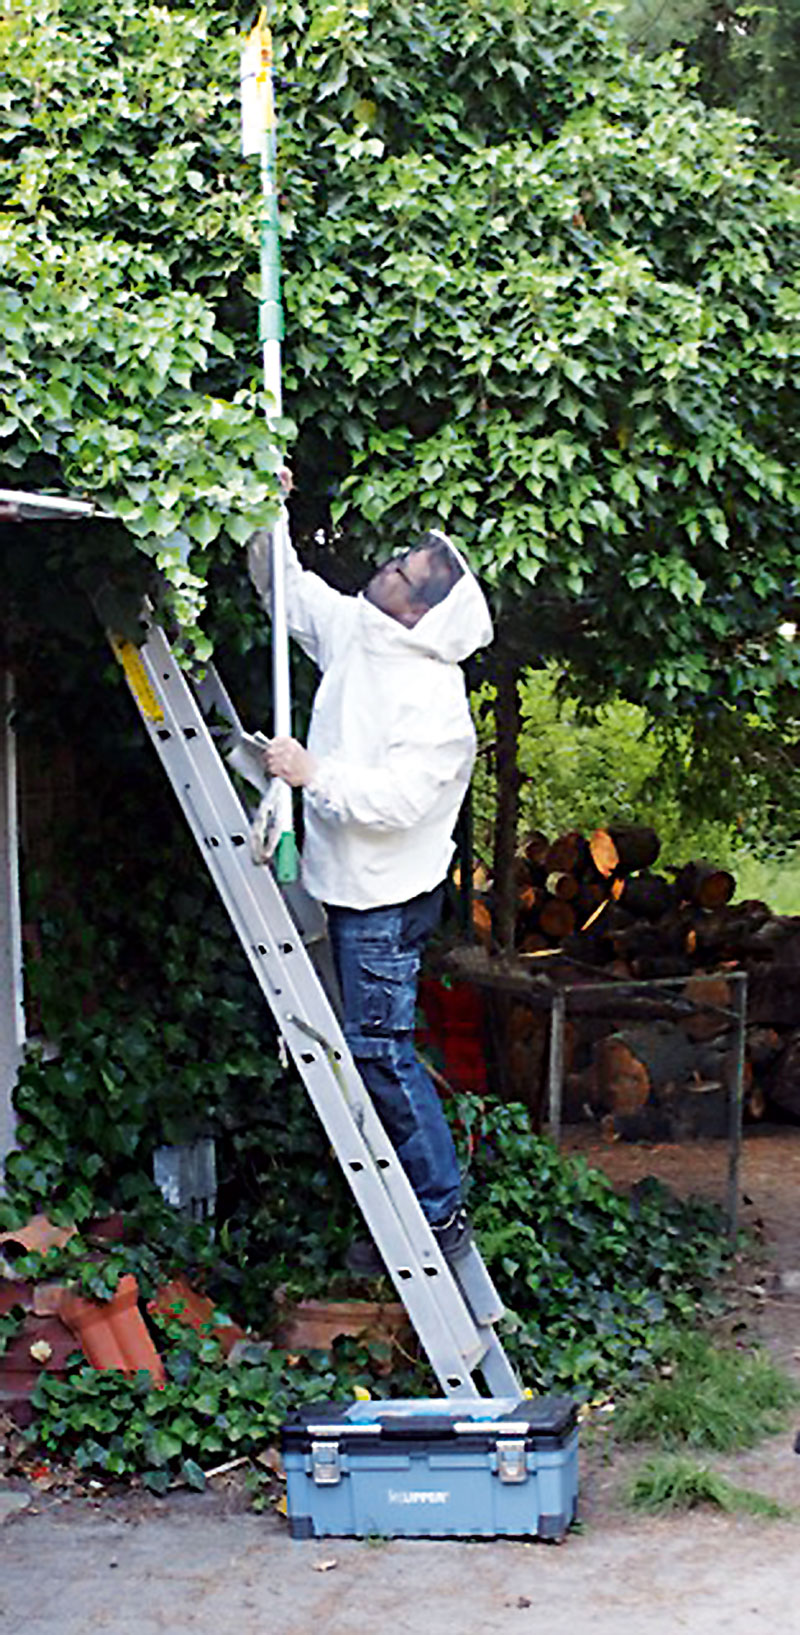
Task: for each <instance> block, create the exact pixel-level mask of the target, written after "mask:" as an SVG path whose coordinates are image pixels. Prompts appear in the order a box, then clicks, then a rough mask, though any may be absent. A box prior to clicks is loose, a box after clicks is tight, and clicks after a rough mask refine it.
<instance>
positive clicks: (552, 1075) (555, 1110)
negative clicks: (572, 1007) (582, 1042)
mask: <svg viewBox="0 0 800 1635" xmlns="http://www.w3.org/2000/svg"><path fill="white" fill-rule="evenodd" d="M566 1013H567V996H566V993H565V992H564V989H563V988H557V989H556V992H555V993H554V994H553V1000H552V1004H551V1006H550V1062H549V1072H548V1113H547V1122H548V1133H549V1135H550V1139H551V1141H552V1142H554V1144H555V1146H558V1145H559V1143H560V1141H561V1099H562V1086H563V1081H564V1023H565V1020H566Z"/></svg>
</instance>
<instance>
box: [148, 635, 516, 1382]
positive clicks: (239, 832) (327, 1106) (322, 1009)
mask: <svg viewBox="0 0 800 1635" xmlns="http://www.w3.org/2000/svg"><path fill="white" fill-rule="evenodd" d="M139 653H140V658H141V660H142V662H143V663H144V664H145V666H146V669H147V672H148V676H149V680H150V685H151V687H152V690H153V694H154V696H155V697H156V698H157V700H158V703H159V706H160V709H161V712H162V716H163V719H162V720H154V719H152V717H151V716H148V715H144V712H143V715H144V720H145V725H146V727H147V729H148V732H149V734H150V736H151V737H152V739H153V741H154V745H155V747H156V749H157V752H158V754H159V757H160V759H161V761H162V764H163V765H164V767H165V770H166V771H167V773H168V776H169V777H170V781H171V782H172V783H173V787H174V788H175V791H176V794H177V795H178V798H179V801H180V803H181V805H182V808H183V810H184V813H185V815H186V817H187V820H188V821H189V822H190V827H191V828H192V830H193V833H194V834H195V838H196V840H197V842H198V844H199V845H200V847H201V850H202V852H203V855H204V859H205V861H206V864H207V866H208V867H209V870H210V872H211V874H212V878H213V879H214V882H215V884H216V885H217V888H218V890H219V891H220V894H221V896H222V898H223V901H224V903H225V906H226V909H227V910H228V913H229V915H230V917H231V920H232V922H233V924H234V927H235V929H236V930H237V933H238V934H239V937H240V940H241V942H242V945H243V947H244V949H245V952H246V953H247V955H248V957H249V959H250V962H251V965H252V966H253V969H254V971H255V974H256V976H257V978H258V980H259V984H260V986H261V988H262V992H264V994H265V997H266V998H267V1000H268V1002H269V1003H270V1006H271V1009H272V1010H273V1013H274V1014H275V1017H276V1021H277V1022H278V1025H279V1027H280V1028H281V1031H282V1032H283V1033H284V1036H285V1037H286V1039H287V1044H288V1045H289V1048H290V1050H291V1051H292V1055H293V1057H294V1059H295V1062H296V1064H297V1067H298V1071H299V1072H300V1074H301V1077H302V1078H303V1079H304V1082H305V1083H306V1087H307V1089H308V1090H309V1094H310V1095H311V1099H312V1101H313V1103H314V1106H315V1108H316V1111H317V1113H318V1115H319V1116H320V1118H321V1120H322V1123H323V1126H324V1127H325V1129H326V1130H327V1132H328V1135H329V1136H330V1138H331V1140H332V1143H333V1145H334V1147H335V1149H336V1151H337V1155H338V1156H339V1158H340V1162H341V1163H342V1165H343V1167H344V1169H345V1174H346V1176H347V1179H348V1181H349V1183H350V1185H351V1188H352V1190H353V1191H354V1193H355V1195H356V1199H357V1202H358V1203H359V1207H360V1208H361V1209H362V1212H363V1213H364V1215H365V1218H366V1219H367V1222H368V1224H369V1226H370V1228H371V1230H372V1231H373V1235H374V1236H375V1237H376V1240H377V1241H378V1242H379V1243H380V1245H381V1247H382V1248H383V1249H384V1251H385V1253H386V1257H387V1263H388V1267H389V1270H390V1271H392V1273H393V1276H394V1281H395V1284H396V1286H397V1288H398V1292H399V1293H400V1295H401V1298H402V1299H403V1301H404V1303H405V1304H406V1306H407V1307H408V1309H409V1314H410V1315H411V1318H412V1321H413V1322H414V1324H415V1327H416V1328H417V1331H418V1332H419V1334H420V1338H421V1339H422V1341H423V1344H425V1347H426V1350H428V1352H429V1355H430V1354H431V1352H432V1353H433V1355H431V1361H432V1363H433V1365H434V1368H435V1369H436V1371H437V1373H438V1374H439V1377H440V1380H441V1383H442V1387H443V1389H444V1390H445V1391H446V1392H447V1393H448V1394H456V1393H461V1394H466V1393H469V1394H471V1395H474V1388H472V1387H471V1386H470V1385H469V1382H467V1381H465V1380H464V1379H463V1371H464V1363H465V1362H466V1364H467V1366H468V1368H469V1369H471V1368H472V1367H474V1366H476V1365H477V1364H479V1363H480V1362H481V1359H482V1358H483V1357H484V1356H485V1355H486V1353H487V1352H488V1351H489V1350H491V1349H492V1344H493V1340H494V1336H493V1334H492V1333H491V1332H485V1331H484V1328H483V1325H480V1326H479V1325H477V1324H476V1323H475V1321H474V1320H473V1318H472V1316H471V1314H470V1313H469V1312H468V1311H467V1309H466V1307H465V1304H464V1301H463V1299H462V1298H461V1294H460V1292H459V1291H458V1289H457V1287H456V1285H455V1282H454V1280H453V1279H452V1278H451V1276H450V1269H449V1268H448V1267H447V1264H446V1263H445V1262H444V1260H443V1257H442V1256H441V1253H440V1251H439V1249H438V1246H437V1245H436V1243H435V1240H434V1239H433V1237H432V1234H431V1233H430V1229H429V1226H428V1223H427V1221H426V1220H425V1217H424V1216H423V1215H422V1211H421V1210H420V1208H419V1204H418V1202H417V1199H416V1196H415V1194H414V1193H413V1190H412V1189H411V1187H410V1183H409V1182H408V1179H407V1177H406V1176H405V1172H404V1171H403V1170H402V1167H401V1166H400V1164H399V1161H398V1160H397V1158H396V1155H395V1154H394V1150H393V1148H392V1147H391V1144H390V1143H389V1141H388V1139H387V1137H386V1135H385V1132H384V1131H383V1128H382V1126H381V1124H380V1121H379V1119H378V1116H377V1114H376V1113H375V1110H374V1108H373V1107H372V1105H371V1103H370V1101H369V1098H368V1097H367V1095H366V1092H365V1090H364V1087H363V1084H362V1081H361V1079H360V1076H359V1075H358V1073H357V1071H356V1069H355V1065H354V1064H353V1063H352V1058H351V1057H350V1055H349V1051H348V1048H347V1045H346V1042H345V1040H344V1038H343V1036H342V1035H341V1034H340V1032H339V1027H338V1023H337V1021H336V1018H335V1016H334V1013H333V1011H332V1010H331V1009H330V1006H329V1004H328V1001H327V998H326V996H325V995H324V993H323V991H322V989H321V987H320V985H319V983H318V980H317V977H316V973H315V972H314V970H313V967H312V966H311V964H310V961H309V960H308V956H307V955H306V953H305V949H304V948H303V947H302V942H301V941H300V938H299V936H298V933H297V931H296V928H295V926H294V922H293V921H292V920H291V917H290V916H289V914H288V911H287V910H286V907H285V904H284V902H283V899H282V897H281V894H280V891H279V890H278V887H277V886H276V884H275V882H274V880H273V879H272V876H271V874H270V873H269V871H268V870H266V869H264V868H263V867H257V866H256V865H254V864H252V862H251V859H250V854H249V848H248V846H247V844H246V842H247V834H248V825H247V820H246V816H245V814H244V812H243V809H242V807H241V803H240V802H239V800H238V796H237V795H236V792H235V791H234V789H233V786H232V784H231V782H230V779H229V777H228V774H227V772H226V770H225V768H224V766H223V765H222V762H221V761H220V759H219V756H218V754H217V750H216V747H215V745H214V744H213V741H212V740H211V738H210V735H209V734H208V731H207V728H206V726H205V722H204V721H203V718H202V715H201V713H200V711H199V709H198V707H197V704H196V702H195V700H194V699H193V697H192V694H191V692H190V690H189V688H188V686H187V684H186V680H185V677H184V676H183V675H182V673H181V672H180V670H179V668H178V666H177V664H176V662H175V659H174V657H173V655H172V654H171V652H170V650H169V647H168V644H167V643H166V638H165V637H164V636H163V632H160V631H159V630H158V627H154V628H153V630H152V631H151V634H150V636H149V637H148V641H147V642H146V643H145V646H144V647H143V648H141V649H140V650H139ZM132 690H133V689H132ZM176 692H177V694H178V695H180V705H181V708H180V710H179V711H178V712H177V713H176V711H175V709H174V703H175V694H176ZM137 702H138V700H137ZM203 751H205V754H206V758H208V759H209V764H208V765H207V766H206V768H205V774H206V775H205V779H204V777H203V768H202V766H201V764H200V763H201V760H202V759H203V753H202V752H203ZM212 774H213V781H214V782H215V783H216V785H217V786H218V787H217V788H216V790H215V793H216V795H217V801H216V803H215V802H214V801H213V800H210V799H209V797H208V794H207V784H208V782H209V778H210V776H211V775H212ZM223 794H225V795H227V797H228V798H227V799H226V800H224V801H221V800H220V796H222V795H223ZM221 805H225V806H227V808H228V809H227V811H222V810H220V806H221ZM255 888H257V893H256V890H255ZM256 895H257V896H258V897H260V898H261V901H260V903H259V902H258V901H256ZM265 899H266V900H265ZM244 904H246V905H247V912H245V911H244V909H243V905H244ZM276 922H277V924H276ZM267 928H269V931H268V930H267ZM269 932H271V933H272V936H270V935H269ZM270 942H272V943H273V946H272V948H270V946H269V944H270ZM290 963H291V964H292V965H293V966H294V967H295V969H294V971H293V973H290V972H289V970H288V967H289V964H290ZM304 963H305V965H307V967H308V969H307V970H306V971H303V969H302V967H303V964H304ZM298 966H299V967H300V971H299V972H298V969H297V967H298ZM299 974H300V975H302V976H304V977H305V984H303V983H302V982H301V984H300V987H299V988H298V985H297V979H298V975H299ZM292 977H293V980H292ZM303 986H305V988H306V993H305V994H304V993H303V992H302V988H303ZM309 996H310V999H311V1001H312V1003H311V1005H309ZM287 1000H288V1004H289V1006H290V1007H291V1008H289V1009H287V1008H286V1003H287ZM309 1009H311V1010H312V1012H313V1014H314V1016H315V1023H316V1024H317V1027H316V1031H317V1032H318V1033H319V1034H320V1035H321V1037H322V1038H323V1039H324V1045H325V1046H327V1047H328V1048H329V1049H331V1048H332V1049H333V1050H334V1052H335V1055H336V1056H337V1057H339V1058H340V1060H339V1061H338V1062H337V1072H336V1074H335V1076H333V1087H334V1089H333V1095H332V1094H331V1090H332V1083H331V1079H332V1075H331V1073H330V1071H329V1068H330V1063H329V1061H328V1060H327V1057H326V1053H325V1051H324V1050H322V1051H321V1054H320V1056H319V1057H317V1056H316V1055H315V1053H314V1051H312V1050H310V1049H309V1037H308V1034H307V1033H306V1032H305V1031H304V1030H303V1028H302V1025H301V1026H299V1027H298V1025H297V1023H298V1021H299V1022H300V1024H302V1022H303V1020H304V1018H303V1016H302V1014H300V1015H299V1016H298V1012H300V1013H302V1012H304V1011H305V1012H308V1011H309ZM320 1024H321V1025H320ZM323 1030H324V1032H323ZM348 1078H349V1081H350V1084H349V1094H350V1100H351V1105H350V1106H349V1107H347V1106H346V1102H345V1101H344V1100H343V1099H342V1082H344V1083H345V1085H347V1080H348ZM337 1079H338V1080H339V1083H338V1085H337V1084H336V1080H337ZM347 1093H348V1091H347V1090H346V1091H345V1094H346V1095H347ZM353 1096H355V1098H356V1100H355V1102H353ZM342 1115H344V1116H342ZM376 1182H377V1186H376V1185H375V1183H376ZM386 1190H390V1191H391V1192H393V1193H394V1194H395V1196H394V1197H393V1199H392V1203H393V1208H392V1209H387V1204H386V1196H385V1191H386ZM398 1192H399V1193H400V1197H399V1198H398V1196H397V1194H398ZM398 1217H399V1218H398ZM417 1217H418V1219H417ZM409 1224H410V1225H411V1226H412V1227H417V1228H418V1230H417V1231H416V1232H415V1233H414V1236H416V1237H418V1238H422V1239H423V1241H424V1239H425V1238H427V1239H428V1240H429V1242H428V1243H425V1245H424V1248H423V1250H422V1254H423V1255H424V1257H425V1261H426V1264H425V1265H424V1267H419V1266H417V1267H415V1260H416V1261H417V1262H418V1261H419V1259H420V1250H416V1249H415V1248H414V1246H413V1245H412V1252H411V1253H409V1243H408V1236H409V1232H408V1230H407V1229H408V1227H409ZM437 1263H438V1264H437ZM395 1273H396V1275H395ZM415 1273H416V1275H415ZM433 1282H435V1284H436V1289H435V1294H434V1290H433V1289H432V1287H431V1284H432V1283H433ZM448 1284H449V1285H450V1286H449V1288H448ZM432 1296H433V1298H432ZM453 1329H455V1331H456V1336H457V1337H456V1342H455V1345H456V1356H455V1358H454V1356H453V1346H452V1342H451V1336H452V1333H453ZM445 1353H447V1354H448V1355H447V1357H446V1359H445ZM443 1359H445V1360H443ZM456 1359H457V1360H456Z"/></svg>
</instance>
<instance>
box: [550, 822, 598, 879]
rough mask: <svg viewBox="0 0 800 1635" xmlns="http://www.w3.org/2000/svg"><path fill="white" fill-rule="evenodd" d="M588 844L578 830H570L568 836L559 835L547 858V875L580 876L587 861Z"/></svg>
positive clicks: (588, 854)
mask: <svg viewBox="0 0 800 1635" xmlns="http://www.w3.org/2000/svg"><path fill="white" fill-rule="evenodd" d="M589 856H590V853H589V842H588V841H587V839H586V837H585V836H584V835H582V834H581V833H580V831H579V830H578V829H570V831H569V833H568V834H565V835H559V838H558V840H554V841H553V844H552V846H551V847H550V849H549V851H548V853H547V857H546V859H545V861H546V863H547V871H548V874H580V873H581V871H582V870H583V869H584V868H585V866H586V864H587V863H588V861H589Z"/></svg>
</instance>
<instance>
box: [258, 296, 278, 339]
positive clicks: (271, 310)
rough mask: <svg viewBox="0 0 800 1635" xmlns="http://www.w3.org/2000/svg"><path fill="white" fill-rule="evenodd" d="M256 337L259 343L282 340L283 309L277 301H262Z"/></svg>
mask: <svg viewBox="0 0 800 1635" xmlns="http://www.w3.org/2000/svg"><path fill="white" fill-rule="evenodd" d="M258 337H259V340H261V341H282V340H283V308H282V306H281V304H280V302H279V301H262V303H261V308H260V311H259V314H258Z"/></svg>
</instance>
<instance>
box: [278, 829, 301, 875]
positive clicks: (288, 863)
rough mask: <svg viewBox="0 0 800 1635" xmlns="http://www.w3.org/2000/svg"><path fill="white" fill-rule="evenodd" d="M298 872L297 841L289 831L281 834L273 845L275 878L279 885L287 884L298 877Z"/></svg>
mask: <svg viewBox="0 0 800 1635" xmlns="http://www.w3.org/2000/svg"><path fill="white" fill-rule="evenodd" d="M299 872H300V870H299V864H298V857H297V841H296V840H295V837H294V835H293V834H292V833H291V831H290V832H289V834H285V835H281V838H280V840H279V841H278V844H277V846H276V847H275V879H276V880H278V881H280V883H281V885H289V884H290V883H291V882H292V881H293V880H296V879H297V878H298V875H299Z"/></svg>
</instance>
